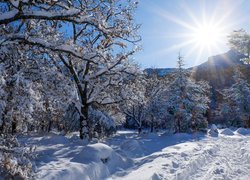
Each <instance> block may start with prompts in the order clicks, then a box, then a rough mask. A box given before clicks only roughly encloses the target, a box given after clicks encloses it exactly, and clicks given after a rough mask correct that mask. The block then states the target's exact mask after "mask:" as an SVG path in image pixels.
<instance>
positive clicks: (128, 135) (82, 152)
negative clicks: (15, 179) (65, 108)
mask: <svg viewBox="0 0 250 180" xmlns="http://www.w3.org/2000/svg"><path fill="white" fill-rule="evenodd" d="M227 131H228V130H227ZM230 131H231V130H230ZM249 131H250V130H244V129H240V130H238V131H235V132H233V135H230V136H229V135H227V133H224V135H223V134H221V132H222V131H220V134H219V136H218V137H210V136H206V135H205V134H175V135H167V134H142V135H141V136H138V135H137V134H136V132H134V131H119V132H118V134H117V135H115V136H114V137H112V138H109V139H108V140H106V141H104V142H102V143H104V144H102V143H97V144H93V145H89V146H86V145H84V144H83V143H82V141H80V140H79V139H78V137H74V136H73V137H71V138H66V137H64V136H61V135H53V134H51V135H50V136H34V137H25V138H23V142H25V143H27V144H28V145H32V144H35V145H37V146H38V147H37V153H38V159H37V160H36V165H37V169H36V174H35V179H48V180H49V179H60V180H64V179H65V180H68V179H72V180H74V179H77V180H78V179H79V180H81V179H84V180H85V179H89V180H90V179H91V180H92V179H94V180H99V179H101V180H103V179H109V180H119V179H122V180H134V179H136V180H164V179H167V180H171V179H172V180H185V179H188V180H189V179H192V180H196V179H198V180H200V179H201V180H210V179H217V180H218V179H223V180H224V179H230V180H231V179H232V180H236V179H240V180H249V179H250V133H249ZM223 132H224V131H223ZM239 133H241V134H244V135H241V134H239ZM229 134H232V133H231V132H230V133H229ZM247 134H248V135H247ZM105 144H107V145H108V146H107V145H105Z"/></svg>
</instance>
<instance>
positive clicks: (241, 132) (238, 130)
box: [235, 128, 250, 135]
mask: <svg viewBox="0 0 250 180" xmlns="http://www.w3.org/2000/svg"><path fill="white" fill-rule="evenodd" d="M235 132H236V133H238V134H241V135H248V134H250V129H245V128H239V129H237V130H236V131H235Z"/></svg>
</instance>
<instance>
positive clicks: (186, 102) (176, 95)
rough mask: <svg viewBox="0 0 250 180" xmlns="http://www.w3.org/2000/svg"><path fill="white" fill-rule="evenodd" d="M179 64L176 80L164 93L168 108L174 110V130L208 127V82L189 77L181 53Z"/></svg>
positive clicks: (186, 130) (185, 130) (175, 75)
mask: <svg viewBox="0 0 250 180" xmlns="http://www.w3.org/2000/svg"><path fill="white" fill-rule="evenodd" d="M177 64H178V70H177V71H176V73H175V74H174V80H173V82H172V83H170V84H169V86H168V89H167V91H165V92H164V93H163V94H162V97H163V98H162V99H164V100H165V102H166V103H167V106H168V109H171V110H172V112H173V116H174V131H175V132H176V133H179V132H188V131H191V130H201V129H203V128H206V127H207V121H206V118H205V117H204V114H205V113H206V110H207V109H208V103H209V98H208V90H209V86H208V84H207V83H206V82H195V81H194V80H193V79H191V78H190V77H189V74H188V72H187V70H185V69H184V68H183V67H184V60H183V57H182V56H181V55H180V54H179V56H178V61H177Z"/></svg>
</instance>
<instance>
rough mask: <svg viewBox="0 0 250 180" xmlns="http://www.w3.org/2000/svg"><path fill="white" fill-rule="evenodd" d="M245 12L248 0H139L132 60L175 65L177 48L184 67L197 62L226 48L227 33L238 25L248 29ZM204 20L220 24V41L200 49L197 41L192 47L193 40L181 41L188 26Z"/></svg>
mask: <svg viewBox="0 0 250 180" xmlns="http://www.w3.org/2000/svg"><path fill="white" fill-rule="evenodd" d="M249 12H250V1H249V0H140V1H139V7H138V9H137V12H136V22H137V23H139V24H141V29H140V30H139V33H140V35H141V37H142V41H141V45H142V51H140V52H139V53H137V54H136V55H135V61H136V62H138V63H139V64H140V65H141V67H142V68H147V67H159V68H165V67H176V58H177V55H178V52H179V51H180V52H181V54H182V55H183V56H184V58H185V63H186V67H191V66H194V65H198V64H201V63H202V62H204V61H206V60H207V58H208V57H209V56H211V55H216V54H220V53H224V52H226V51H227V50H228V49H229V48H228V46H227V40H226V36H227V34H228V33H230V32H231V31H233V30H237V29H240V28H244V29H245V30H247V31H249V30H250V26H249V24H250V17H249ZM195 22H196V23H195ZM207 22H212V23H211V24H212V25H213V24H215V23H217V24H218V25H217V26H218V27H219V28H223V37H220V41H221V42H220V43H217V44H216V46H218V47H215V46H212V47H211V50H210V51H209V50H208V48H204V49H203V51H201V50H200V49H201V48H200V47H199V45H198V46H197V47H196V48H194V47H195V45H197V44H194V43H190V44H188V45H181V44H183V43H184V44H185V43H186V42H188V40H190V39H188V38H187V37H186V36H183V34H185V35H186V34H190V33H193V32H192V30H190V28H188V27H196V26H197V25H196V24H206V23H207ZM187 26H188V27H187ZM191 51H192V52H191ZM200 51H201V52H200ZM199 52H200V53H199ZM199 54H200V55H199Z"/></svg>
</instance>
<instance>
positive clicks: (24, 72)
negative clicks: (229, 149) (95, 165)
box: [0, 0, 250, 179]
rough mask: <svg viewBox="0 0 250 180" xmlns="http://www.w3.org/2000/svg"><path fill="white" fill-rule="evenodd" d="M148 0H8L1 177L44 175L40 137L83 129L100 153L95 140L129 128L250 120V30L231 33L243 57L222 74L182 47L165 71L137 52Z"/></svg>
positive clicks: (2, 8)
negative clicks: (190, 60) (141, 9)
mask: <svg viewBox="0 0 250 180" xmlns="http://www.w3.org/2000/svg"><path fill="white" fill-rule="evenodd" d="M139 4H140V3H138V2H137V1H132V0H89V1H86V0H62V1H57V0H44V1H41V0H37V1H33V0H9V1H1V2H0V179H16V178H17V179H32V178H34V179H37V178H35V177H34V174H35V172H36V170H35V168H34V167H35V166H36V165H35V162H36V159H37V147H36V146H35V145H34V144H36V143H38V142H35V140H32V141H34V142H33V145H29V143H26V141H27V142H29V141H28V140H27V138H31V137H35V138H37V137H41V138H44V137H47V136H51V134H55V135H58V136H60V137H61V136H63V137H67V136H69V135H72V134H74V136H73V137H75V139H74V141H76V142H77V143H76V144H78V143H79V146H82V147H83V148H85V147H89V148H90V151H87V152H90V156H91V152H94V151H92V149H91V148H94V146H95V144H96V143H97V144H96V146H97V145H98V143H99V142H104V141H106V140H107V139H110V138H112V137H114V136H116V134H117V132H118V131H120V130H130V131H133V132H134V134H133V135H134V136H133V137H137V136H138V137H141V136H144V135H145V134H146V133H150V134H151V135H152V136H153V134H154V135H157V134H158V133H159V132H163V131H164V132H166V133H167V134H169V135H170V137H171V136H175V135H177V134H183V133H185V134H187V135H192V134H196V133H198V134H199V133H201V134H202V133H203V134H206V133H207V131H208V130H209V128H210V127H211V125H212V124H216V125H218V124H219V125H218V127H219V126H221V128H242V129H245V130H246V131H247V129H248V128H250V79H249V72H250V34H249V33H248V32H247V31H246V30H244V29H239V30H235V31H233V32H231V34H230V35H229V36H228V39H227V40H228V42H227V43H228V44H229V47H230V49H231V50H230V51H229V53H227V54H226V55H227V56H228V58H229V59H230V58H231V59H233V60H235V59H236V61H237V62H236V61H235V62H232V63H231V62H230V63H231V64H226V65H225V67H222V66H220V67H221V68H219V69H217V71H219V73H220V75H215V76H214V77H212V75H211V74H209V72H211V69H209V67H210V66H197V67H193V68H185V55H182V53H181V51H180V53H179V55H177V56H176V68H173V69H172V70H171V71H170V72H167V73H165V74H164V75H162V74H159V73H158V71H157V68H155V69H154V68H153V69H151V70H150V71H149V69H145V70H144V69H142V68H141V67H140V65H138V63H136V61H135V60H134V58H133V57H134V54H136V53H137V52H139V51H140V50H141V39H142V38H141V35H140V33H139V29H140V26H141V25H140V24H137V22H136V21H135V18H134V16H135V12H136V9H137V6H139ZM235 57H236V58H235ZM222 59H223V58H222ZM221 79H223V80H221ZM220 80H221V81H220ZM215 131H216V130H215ZM25 138H26V139H25ZM169 139H171V138H169ZM43 140H44V145H46V143H48V146H49V145H50V143H51V142H46V141H45V139H43ZM71 140H72V139H69V141H71ZM51 141H52V140H51ZM54 141H56V139H55V140H54ZM72 141H73V140H72ZM169 141H171V140H169ZM39 142H40V141H39ZM67 142H68V140H67ZM133 142H134V141H133ZM248 142H249V141H248ZM134 143H135V142H134ZM104 144H108V143H104ZM108 145H110V144H108ZM138 146H139V145H138ZM100 148H104V147H100ZM97 149H98V147H97ZM104 151H105V150H103V153H104ZM112 152H113V151H112ZM85 156H88V154H87V155H86V154H85V155H83V156H82V157H85ZM72 157H73V156H72ZM119 157H120V156H119ZM249 157H250V156H249ZM249 157H248V159H249ZM106 161H109V160H108V158H104V159H103V158H101V163H103V164H105V163H106ZM120 161H122V160H120ZM45 162H46V161H45ZM249 162H250V160H249V161H248V163H249ZM86 172H88V173H91V172H90V171H86ZM110 174H113V173H111V170H110ZM248 175H249V174H248ZM2 177H3V178H2ZM79 177H80V176H79ZM246 177H249V176H246ZM58 178H59V177H57V178H56V179H58ZM85 178H86V179H87V177H85ZM85 178H83V179H85ZM105 178H106V177H105V176H101V177H100V176H96V178H95V179H105ZM157 178H158V179H164V178H161V177H157ZM157 178H155V179H157ZM38 179H43V178H38ZM45 179H46V178H45ZM47 179H49V178H47ZM73 179H74V178H73ZM89 179H91V176H89ZM114 179H116V178H114ZM152 179H153V178H152ZM181 179H185V178H181ZM243 179H244V178H243ZM246 179H247V178H246Z"/></svg>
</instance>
